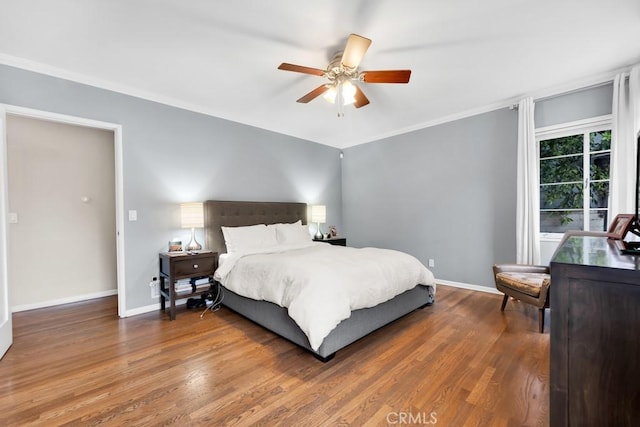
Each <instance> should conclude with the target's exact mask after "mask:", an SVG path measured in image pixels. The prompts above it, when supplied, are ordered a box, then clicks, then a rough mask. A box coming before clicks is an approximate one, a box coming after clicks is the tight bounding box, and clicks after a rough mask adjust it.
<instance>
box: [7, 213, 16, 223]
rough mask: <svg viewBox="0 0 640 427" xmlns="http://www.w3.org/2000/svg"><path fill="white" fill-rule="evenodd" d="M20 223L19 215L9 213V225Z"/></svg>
mask: <svg viewBox="0 0 640 427" xmlns="http://www.w3.org/2000/svg"><path fill="white" fill-rule="evenodd" d="M17 223H18V214H17V213H16V212H9V224H17Z"/></svg>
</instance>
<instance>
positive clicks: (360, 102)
mask: <svg viewBox="0 0 640 427" xmlns="http://www.w3.org/2000/svg"><path fill="white" fill-rule="evenodd" d="M354 86H355V87H356V94H355V95H354V98H355V99H356V102H354V103H353V106H354V107H356V108H360V107H364V106H365V105H367V104H368V103H369V100H368V99H367V97H366V96H365V95H364V92H363V91H362V89H360V87H359V86H358V85H354Z"/></svg>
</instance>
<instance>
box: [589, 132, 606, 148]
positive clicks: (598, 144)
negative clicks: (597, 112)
mask: <svg viewBox="0 0 640 427" xmlns="http://www.w3.org/2000/svg"><path fill="white" fill-rule="evenodd" d="M589 145H590V147H591V151H600V150H611V131H610V130H603V131H600V132H591V133H590V134H589Z"/></svg>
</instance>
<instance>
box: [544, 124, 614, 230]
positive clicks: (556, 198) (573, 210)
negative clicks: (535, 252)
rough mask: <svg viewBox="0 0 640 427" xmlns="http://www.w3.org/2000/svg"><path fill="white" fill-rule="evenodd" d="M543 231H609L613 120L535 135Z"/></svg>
mask: <svg viewBox="0 0 640 427" xmlns="http://www.w3.org/2000/svg"><path fill="white" fill-rule="evenodd" d="M536 139H537V141H538V146H539V149H540V232H541V233H564V232H565V231H568V230H592V231H605V230H606V229H607V224H608V222H609V210H608V201H609V165H610V161H611V123H610V119H608V120H607V119H602V118H600V119H598V120H593V121H590V122H584V121H583V122H580V123H573V124H568V125H564V126H554V127H553V128H547V129H540V130H538V131H537V132H536Z"/></svg>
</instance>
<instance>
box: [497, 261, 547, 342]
mask: <svg viewBox="0 0 640 427" xmlns="http://www.w3.org/2000/svg"><path fill="white" fill-rule="evenodd" d="M493 277H494V279H495V282H496V288H497V289H498V290H499V291H500V292H502V293H504V297H503V298H502V306H501V307H500V310H501V311H504V308H505V306H506V305H507V301H508V300H509V297H513V298H515V299H517V300H520V301H522V302H524V303H527V304H531V305H533V306H534V307H537V308H538V330H539V331H540V333H542V332H543V331H544V315H545V309H546V308H548V307H549V285H550V284H551V275H550V274H549V267H545V266H543V265H522V264H496V265H494V266H493Z"/></svg>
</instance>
